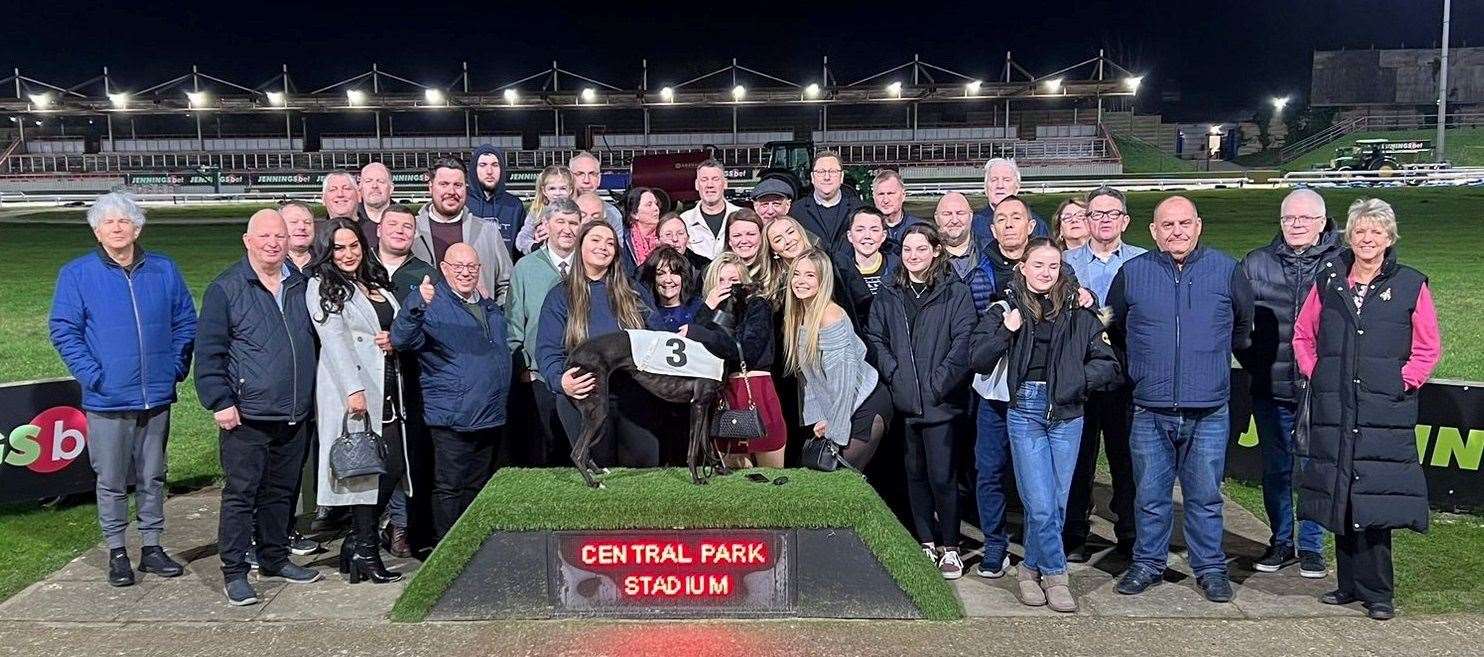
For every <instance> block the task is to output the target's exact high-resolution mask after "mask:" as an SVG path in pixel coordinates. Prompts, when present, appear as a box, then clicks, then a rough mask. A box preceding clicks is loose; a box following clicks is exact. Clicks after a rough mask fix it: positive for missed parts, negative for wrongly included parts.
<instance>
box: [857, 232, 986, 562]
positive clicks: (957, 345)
mask: <svg viewBox="0 0 1484 657" xmlns="http://www.w3.org/2000/svg"><path fill="white" fill-rule="evenodd" d="M976 320H977V313H976V312H975V310H974V298H973V294H972V293H971V292H970V291H969V286H967V285H965V284H964V283H963V282H961V281H960V280H959V279H958V277H957V276H954V275H953V272H952V270H951V269H950V268H949V265H948V256H947V255H946V254H945V253H944V251H943V244H942V242H941V241H939V239H938V230H937V228H935V227H934V226H932V225H929V224H914V225H912V226H911V227H909V228H908V229H907V232H906V233H904V234H903V235H902V267H901V268H900V269H898V270H897V273H896V276H895V277H893V280H892V281H891V282H890V283H889V284H887V285H883V286H882V287H881V290H880V291H879V292H878V293H877V295H876V300H875V301H874V302H872V304H871V312H870V317H869V318H868V319H867V320H866V337H867V339H868V340H869V342H870V343H871V344H872V345H873V346H874V347H875V353H876V361H877V362H876V368H877V370H878V371H880V372H881V380H882V381H884V382H886V383H887V385H888V387H889V389H890V391H891V398H892V404H893V405H894V406H895V407H896V409H897V411H898V412H900V413H901V414H902V416H903V417H904V419H905V421H904V422H903V432H904V433H905V434H906V435H905V436H904V438H905V440H904V444H905V445H906V459H905V460H906V466H907V499H908V502H909V504H910V505H911V507H912V521H913V525H914V526H915V528H916V531H917V540H918V541H920V542H921V543H922V546H923V550H924V551H925V552H927V553H928V554H929V555H934V556H935V558H936V560H937V563H938V570H939V571H940V572H942V574H943V577H944V578H947V579H958V578H959V577H961V576H962V575H963V560H962V559H961V558H960V557H959V554H958V522H959V515H958V486H957V483H956V482H957V477H956V474H957V470H958V467H957V466H958V464H957V463H956V460H957V458H956V454H955V450H954V441H953V426H954V425H953V421H954V420H955V419H957V418H958V417H959V416H960V415H962V414H963V413H964V411H965V410H967V409H968V404H969V385H968V383H969V336H970V334H971V333H972V332H973V330H974V323H975V321H976ZM935 517H936V521H935V520H934V518H935ZM938 546H941V547H942V554H941V556H939V555H936V551H937V548H938Z"/></svg>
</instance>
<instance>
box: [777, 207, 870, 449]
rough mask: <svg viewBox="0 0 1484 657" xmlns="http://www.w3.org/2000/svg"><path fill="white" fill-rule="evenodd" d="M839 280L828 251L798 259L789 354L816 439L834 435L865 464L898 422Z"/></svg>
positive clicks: (791, 283)
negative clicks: (842, 299)
mask: <svg viewBox="0 0 1484 657" xmlns="http://www.w3.org/2000/svg"><path fill="white" fill-rule="evenodd" d="M781 221H784V220H783V219H778V220H777V221H775V222H774V225H777V223H778V222H781ZM789 221H792V220H789ZM795 223H796V222H795ZM769 229H770V232H771V229H772V226H769ZM800 234H802V232H801V233H800ZM800 239H802V238H800ZM834 281H835V272H834V267H833V266H832V265H831V264H830V258H829V256H827V255H825V254H824V252H823V251H818V250H815V249H810V250H808V251H805V252H804V253H802V254H799V255H798V257H797V258H795V259H794V261H793V266H792V267H791V268H790V270H789V273H788V279H787V281H786V282H785V285H786V287H787V288H788V291H787V292H786V294H785V297H784V303H783V335H784V336H785V339H784V342H783V348H784V349H783V351H784V356H785V361H784V362H785V365H786V368H787V371H788V372H790V373H792V374H795V375H797V376H798V377H799V378H800V380H801V383H802V387H803V393H804V395H803V396H804V403H803V406H802V409H801V412H800V419H801V420H802V422H803V424H804V425H805V426H807V427H809V428H810V430H811V431H810V433H811V434H812V436H813V437H812V439H813V440H828V441H830V442H833V443H834V444H835V445H836V446H837V447H838V448H839V449H840V454H841V456H842V457H843V458H844V459H845V461H846V462H848V463H849V464H850V465H851V466H852V467H854V468H856V469H858V470H861V469H865V467H866V466H867V464H869V463H870V461H871V457H872V456H873V455H874V454H875V453H876V447H877V445H878V444H880V441H881V434H882V433H884V432H885V431H886V425H887V424H888V423H890V422H891V413H892V410H891V396H890V395H888V394H887V392H886V388H883V387H882V386H881V385H880V383H879V382H878V380H877V373H876V370H875V369H873V368H872V367H871V366H870V364H868V363H867V362H866V345H865V343H864V342H862V341H861V339H860V337H859V336H857V335H856V334H855V328H854V327H853V326H851V325H850V319H849V318H848V317H846V315H845V309H844V308H841V307H840V305H839V304H837V303H835V302H833V301H831V300H830V296H831V294H832V293H833V291H834Z"/></svg>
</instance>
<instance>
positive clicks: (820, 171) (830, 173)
mask: <svg viewBox="0 0 1484 657" xmlns="http://www.w3.org/2000/svg"><path fill="white" fill-rule="evenodd" d="M841 173H844V172H843V171H842V170H840V169H815V170H814V175H817V176H838V175H840V174H841Z"/></svg>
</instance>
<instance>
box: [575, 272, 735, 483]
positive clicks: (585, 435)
mask: <svg viewBox="0 0 1484 657" xmlns="http://www.w3.org/2000/svg"><path fill="white" fill-rule="evenodd" d="M753 291H754V288H753V287H752V286H742V285H740V284H739V285H738V286H734V287H733V295H732V297H731V298H730V299H727V301H726V302H725V303H724V305H723V306H722V308H721V309H720V310H719V312H718V313H717V316H716V324H717V325H718V326H719V327H721V329H722V331H721V333H717V332H714V331H706V330H705V329H700V328H699V327H696V326H694V325H693V326H692V327H691V329H693V330H688V331H687V333H688V337H690V338H691V339H693V340H698V341H700V342H702V343H706V342H712V341H713V338H714V339H723V340H729V341H730V340H733V337H732V332H733V331H732V326H733V324H734V322H735V321H736V318H737V317H739V314H738V313H739V312H740V311H741V310H742V308H743V305H742V304H743V302H745V301H746V298H747V296H748V295H750V294H751V293H752V292H753ZM703 333H704V334H705V335H701V334H703ZM734 344H735V342H734ZM708 351H711V352H713V353H715V352H716V350H715V349H714V348H709V347H708ZM567 366H568V367H576V368H578V369H579V370H581V371H582V372H583V373H584V374H586V373H591V374H593V375H594V376H593V379H594V380H595V381H596V383H597V385H596V386H594V387H593V389H592V391H591V392H589V393H588V394H587V396H586V397H583V398H582V399H573V400H572V404H573V405H574V406H576V407H577V411H578V412H579V413H581V414H582V434H581V435H579V436H578V437H577V440H576V441H575V442H574V443H573V445H572V463H573V464H574V465H576V466H577V470H578V472H581V473H582V478H583V480H584V481H586V482H587V485H588V486H591V487H593V488H598V487H600V484H599V483H598V480H597V479H596V478H595V477H596V476H598V475H602V474H605V473H606V472H607V470H605V469H604V468H600V467H598V464H597V463H595V462H594V461H593V458H592V446H593V444H594V443H596V442H597V441H598V438H599V437H600V435H601V434H600V432H601V431H602V430H603V429H604V427H605V423H606V420H607V419H608V377H609V376H610V375H612V374H613V373H614V372H618V371H625V372H628V373H629V374H631V375H632V376H633V379H634V382H635V383H638V384H639V385H640V386H643V387H644V389H645V390H648V391H649V392H651V393H653V394H654V395H655V396H656V397H659V398H660V399H663V400H665V401H668V402H673V403H677V404H689V405H690V445H689V447H688V449H687V450H686V459H685V462H686V465H687V466H689V468H690V477H691V481H692V482H693V483H696V484H704V483H706V480H707V478H708V477H709V476H710V473H713V472H714V473H716V474H723V475H724V474H728V473H729V472H730V470H728V468H727V467H726V465H725V464H724V463H722V459H721V453H720V452H719V451H718V450H717V449H716V446H715V445H714V444H713V443H712V441H711V440H710V436H709V435H708V430H707V425H708V423H707V418H708V417H709V414H710V411H711V410H712V408H714V407H715V406H716V403H717V399H719V398H720V397H721V391H722V386H723V385H725V383H724V382H725V379H726V377H725V376H723V377H722V379H723V380H722V381H713V380H711V379H705V378H695V377H683V376H667V375H660V374H650V373H648V372H641V371H640V370H639V369H638V368H637V367H635V365H634V353H633V349H632V347H631V346H630V343H629V334H628V333H625V332H623V331H619V332H617V333H609V334H607V335H600V336H597V337H595V338H590V339H589V340H587V341H586V342H584V343H582V344H580V345H577V348H576V349H573V350H572V353H571V354H570V355H569V356H568V357H567Z"/></svg>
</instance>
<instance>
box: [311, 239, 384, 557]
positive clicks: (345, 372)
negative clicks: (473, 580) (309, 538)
mask: <svg viewBox="0 0 1484 657" xmlns="http://www.w3.org/2000/svg"><path fill="white" fill-rule="evenodd" d="M315 241H316V242H317V243H316V244H315V247H316V248H315V250H314V253H315V258H314V260H313V261H311V262H310V264H309V266H308V268H307V273H308V274H309V276H310V279H309V287H308V289H307V291H306V292H305V296H304V300H305V303H306V304H307V305H308V307H309V316H310V318H311V319H313V320H314V328H315V332H316V333H318V334H319V340H320V345H321V348H320V359H319V368H318V370H317V373H316V375H315V378H316V383H315V409H316V413H317V414H318V417H319V418H320V421H319V423H318V425H319V429H318V431H319V467H318V471H319V504H320V505H322V506H349V507H350V509H351V519H352V530H351V534H350V535H349V536H347V537H346V538H345V542H344V543H342V544H341V549H340V572H342V573H347V574H348V575H349V576H350V581H351V582H352V583H354V582H357V581H359V580H361V579H369V580H371V581H373V582H378V583H381V582H394V581H396V580H398V579H401V578H402V576H401V574H399V573H396V572H393V571H389V570H387V569H386V567H385V566H384V565H382V561H381V551H380V541H379V540H377V536H376V530H377V520H378V519H380V518H381V511H382V509H384V508H385V507H386V503H387V500H388V499H390V497H391V493H392V489H393V488H394V487H396V485H397V482H398V481H399V480H401V479H402V475H403V473H405V472H406V471H407V468H406V460H405V459H406V457H405V454H406V453H407V452H406V446H405V444H404V442H403V431H402V420H403V414H402V408H403V404H402V379H401V377H400V376H399V375H398V372H397V359H396V357H394V356H393V355H392V346H391V340H390V337H389V331H390V330H391V326H392V321H393V318H394V317H395V316H396V314H397V309H398V305H397V300H396V298H394V297H393V295H392V294H391V292H390V291H389V290H390V288H391V283H390V282H389V281H388V280H387V275H386V269H385V268H384V267H382V266H381V263H379V262H377V260H376V258H375V257H374V256H372V255H370V253H369V252H368V251H367V248H366V240H365V238H364V237H362V236H361V231H360V229H359V228H358V227H357V226H356V223H355V220H353V219H345V218H338V219H332V220H330V221H329V222H328V223H327V224H326V226H325V230H320V231H319V232H318V234H317V235H316V237H315ZM347 416H348V417H349V418H350V419H348V420H346V421H347V422H350V423H351V424H352V426H354V425H357V424H359V423H362V422H364V423H365V425H366V428H367V429H369V430H371V431H374V432H376V434H378V435H380V436H382V437H383V438H384V439H385V441H386V445H387V447H388V448H389V450H388V451H389V453H388V454H387V458H386V461H385V464H386V474H383V475H366V476H361V477H346V478H339V479H337V478H336V477H335V476H334V474H333V473H332V472H331V469H330V449H331V447H332V446H333V445H334V444H335V442H336V439H338V438H339V437H340V433H341V430H342V425H343V423H342V422H341V419H342V418H346V417H347ZM409 493H410V490H409Z"/></svg>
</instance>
